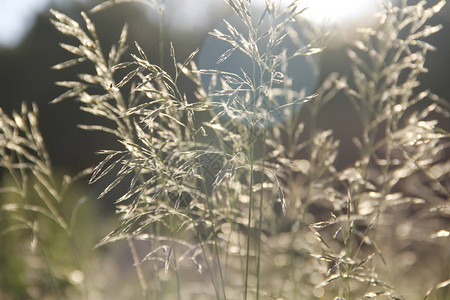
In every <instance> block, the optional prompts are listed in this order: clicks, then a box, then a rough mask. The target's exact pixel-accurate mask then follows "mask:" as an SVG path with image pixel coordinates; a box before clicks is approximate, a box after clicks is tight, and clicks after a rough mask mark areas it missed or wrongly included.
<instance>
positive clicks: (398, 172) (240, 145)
mask: <svg viewBox="0 0 450 300" xmlns="http://www.w3.org/2000/svg"><path fill="white" fill-rule="evenodd" d="M120 2H133V1H106V2H105V3H103V4H100V5H99V6H97V7H95V8H94V9H93V10H92V11H91V13H95V12H97V11H99V10H102V9H107V8H108V7H109V6H111V5H115V4H117V3H120ZM134 2H140V3H143V4H146V5H148V6H149V7H151V8H152V9H155V10H156V11H157V12H159V13H160V17H161V19H160V20H161V22H160V41H159V49H160V52H161V53H160V58H161V61H160V62H159V64H155V63H153V62H151V61H149V59H148V58H147V55H146V53H145V51H144V49H142V48H141V46H140V45H139V42H135V43H134V44H133V46H132V47H133V49H134V50H132V51H131V54H130V57H129V58H128V59H127V60H125V61H124V58H123V57H124V56H125V54H127V53H128V46H127V45H128V41H127V34H128V29H127V26H124V28H123V30H122V33H121V34H120V37H119V40H118V42H117V44H116V45H114V46H113V47H112V48H111V49H110V50H109V51H108V52H105V51H104V49H102V47H101V45H100V42H99V37H98V36H97V32H96V29H95V26H94V24H93V22H92V21H91V19H90V18H89V16H88V14H87V13H84V12H83V13H82V17H83V20H84V25H81V24H79V23H77V22H76V21H74V20H73V19H70V18H69V17H67V16H66V15H64V14H62V13H60V12H57V11H52V14H53V18H52V23H53V24H54V26H55V27H56V28H57V29H58V30H59V31H60V32H61V33H63V34H64V35H67V36H71V37H73V38H75V39H74V41H75V42H74V44H71V45H69V44H61V46H62V47H63V48H64V49H65V50H67V51H68V52H70V53H72V54H73V55H75V56H76V58H74V59H71V60H69V61H66V62H63V63H61V64H58V65H56V66H54V68H55V69H63V68H66V67H70V66H73V65H74V64H78V63H89V64H91V65H93V66H94V68H95V72H94V73H92V74H79V75H78V78H77V79H75V80H74V81H63V82H57V84H58V85H60V86H64V87H67V88H68V91H67V92H65V93H64V94H62V95H61V96H59V97H58V98H56V99H55V100H53V103H58V102H60V101H63V100H66V99H75V100H76V101H78V102H79V103H80V108H81V109H82V110H83V111H85V112H87V113H89V114H92V115H93V116H96V117H97V120H98V124H94V125H92V124H91V125H80V126H81V127H82V128H84V129H86V130H95V131H100V132H103V133H105V134H109V135H111V137H112V138H114V139H116V140H117V141H118V142H119V143H120V145H121V147H120V148H118V149H108V150H103V151H101V152H100V153H99V154H100V155H102V156H103V160H102V162H101V163H99V164H98V165H97V166H96V167H94V168H93V169H92V170H90V171H91V172H90V175H91V178H90V180H89V183H91V184H94V183H96V182H99V181H101V182H105V181H108V184H107V185H106V187H105V188H104V190H103V192H101V194H100V195H99V196H98V198H107V197H115V198H114V203H115V207H116V214H117V216H118V220H119V221H120V224H119V226H118V227H117V228H115V229H114V230H112V231H111V232H110V233H109V234H108V235H107V236H106V237H104V238H103V239H102V240H101V241H99V243H98V244H97V247H102V246H104V245H106V244H109V243H117V242H119V241H126V242H127V244H128V247H129V249H130V253H131V255H132V258H133V262H134V267H135V268H136V273H137V274H136V281H137V282H139V285H140V288H141V291H140V294H141V295H142V298H143V299H347V300H350V299H372V298H377V299H404V298H403V296H402V294H403V293H404V292H406V294H407V293H408V289H410V290H412V289H411V288H408V285H411V282H413V281H414V280H425V276H422V275H421V274H420V273H421V272H420V271H417V270H418V269H419V268H423V267H424V264H423V262H421V261H420V259H419V255H420V254H419V253H414V251H415V249H421V248H423V247H425V249H427V250H426V251H432V250H430V249H433V248H434V249H439V251H441V252H442V253H443V254H442V258H441V259H442V263H443V264H442V265H441V266H440V267H441V269H440V270H439V265H438V266H435V268H433V272H435V273H434V276H432V278H428V279H427V281H426V285H427V287H426V288H425V289H424V290H422V291H420V290H414V291H413V292H414V293H421V294H420V295H418V296H417V295H416V296H417V297H415V298H416V299H420V298H421V297H425V298H430V297H436V299H445V298H446V297H447V296H448V288H447V286H448V284H449V281H448V276H447V275H448V274H445V273H446V272H447V271H448V268H447V269H446V267H445V263H448V262H449V256H448V245H446V244H445V243H440V240H445V239H448V238H447V237H448V234H449V231H448V230H447V229H446V227H445V225H446V224H447V225H448V209H449V208H448V198H449V197H448V196H449V192H448V182H446V174H448V169H449V165H448V162H447V161H446V160H445V151H448V133H447V132H445V131H444V130H442V129H440V128H439V126H438V125H439V124H438V122H437V121H436V118H437V115H438V114H442V115H444V117H448V114H449V113H448V111H449V110H448V108H449V107H448V103H446V102H445V101H444V100H442V99H440V98H439V97H438V96H436V95H434V94H432V93H431V92H430V91H421V90H420V78H419V76H420V75H421V74H422V73H424V72H426V69H425V67H424V65H425V58H426V54H427V52H428V51H430V50H433V46H431V45H429V44H428V43H427V42H426V41H424V38H426V37H427V36H428V35H430V34H433V33H435V32H437V31H438V30H439V29H440V26H434V27H433V26H429V25H427V21H428V20H429V19H430V18H431V17H432V16H433V15H434V14H436V13H437V12H438V11H439V10H440V9H441V8H442V7H443V5H444V4H445V2H444V1H441V2H439V3H438V4H436V5H434V6H432V7H428V6H427V4H426V3H425V2H423V1H422V2H419V3H418V4H415V5H410V6H408V5H407V3H406V1H403V2H402V3H400V4H399V5H398V6H397V5H393V4H391V3H390V2H387V3H385V4H384V6H383V8H382V10H381V12H379V13H378V14H377V18H378V20H379V22H378V23H377V24H376V25H374V27H373V28H365V29H361V30H360V32H359V33H360V35H359V38H358V40H357V41H356V42H355V43H354V46H353V47H352V48H351V49H349V50H348V56H349V58H350V60H351V64H352V74H351V76H349V77H348V78H346V77H344V75H339V74H331V75H330V76H329V77H328V78H327V79H326V80H325V81H324V82H323V83H322V85H321V86H320V87H319V88H318V89H317V93H316V94H312V95H306V94H305V92H304V89H301V87H296V86H292V84H291V83H292V78H289V75H288V73H287V71H286V70H287V68H288V66H289V64H291V63H292V62H294V61H295V60H298V59H302V58H303V57H305V56H311V55H316V54H318V53H319V52H320V51H321V50H322V48H323V47H324V41H323V36H318V37H315V38H312V39H311V41H312V42H307V43H305V44H304V45H303V44H301V45H298V49H296V50H294V51H292V50H290V49H289V48H287V47H286V46H284V45H285V41H288V40H291V39H292V42H293V43H294V44H296V43H297V42H298V41H299V40H300V39H299V38H298V36H300V35H302V34H303V33H301V32H296V31H295V30H296V29H295V28H300V29H299V30H301V29H302V27H299V26H297V25H298V23H297V22H299V19H298V18H299V17H300V16H301V14H302V12H303V10H304V8H303V7H302V5H301V2H298V1H293V2H292V3H291V4H289V5H280V4H279V3H278V1H274V0H267V1H265V9H264V10H263V12H262V13H258V12H257V11H255V10H254V9H253V8H252V3H251V1H244V0H227V1H226V2H227V4H228V5H229V7H230V8H231V10H232V11H233V14H234V15H235V16H236V18H237V20H238V21H227V20H224V22H225V25H226V31H225V32H221V31H219V30H217V29H216V30H214V31H213V32H212V33H211V35H212V36H214V37H216V38H217V39H219V40H222V41H224V42H226V43H227V44H228V45H229V46H228V47H229V48H228V50H227V51H226V52H224V53H223V54H222V55H221V56H220V57H218V58H217V59H218V61H217V68H215V69H208V70H207V69H198V68H197V66H196V63H195V58H196V55H197V52H198V51H195V52H194V53H192V54H191V55H190V56H189V57H187V58H186V59H185V60H183V61H178V59H177V57H176V51H175V49H174V47H173V45H172V44H170V47H168V48H169V49H168V50H169V51H168V54H169V55H170V58H171V59H172V61H173V65H174V68H175V71H174V72H173V73H168V72H166V71H165V69H164V56H163V54H164V52H165V51H164V49H165V43H164V12H165V5H164V1H162V2H161V1H134ZM234 22H238V23H239V24H237V23H236V24H235V23H234ZM84 27H85V28H84ZM241 27H243V28H245V30H244V31H242V30H238V29H237V28H241ZM296 37H297V38H296ZM297 44H298V43H297ZM238 52H239V53H240V54H241V55H243V56H245V59H247V61H248V62H249V63H250V65H251V70H250V71H247V70H244V69H241V71H240V72H236V73H233V72H230V71H224V70H222V69H221V65H220V64H221V63H222V62H224V61H226V60H233V59H234V56H235V54H236V53H238ZM105 53H107V54H106V55H105ZM127 56H128V54H127ZM182 77H185V78H187V79H189V80H190V81H191V82H192V83H193V84H194V85H195V87H196V92H195V97H191V96H190V95H188V94H187V93H186V92H185V91H183V90H182V89H181V88H180V85H179V81H180V79H181V78H182ZM299 91H300V92H299ZM338 94H344V95H345V97H346V98H347V99H348V101H350V103H351V104H352V106H353V109H354V112H355V116H356V117H357V118H358V119H359V124H360V126H361V128H362V129H361V135H360V136H355V137H354V143H355V146H356V147H357V149H358V156H357V157H355V158H354V160H353V161H352V162H351V163H350V164H349V165H347V166H346V167H345V168H338V167H337V166H336V159H337V158H338V157H339V156H340V155H342V153H341V152H340V151H339V140H338V139H337V138H336V137H335V134H334V133H333V130H332V129H325V128H322V127H321V125H320V124H319V123H318V121H317V119H318V116H319V114H320V113H321V112H322V110H323V108H324V107H326V106H327V105H328V104H329V103H330V102H332V101H335V98H336V95H338ZM22 110H23V111H22V116H26V117H21V116H20V115H19V114H14V115H13V118H12V119H11V118H10V117H8V116H7V115H5V114H4V113H1V114H0V116H1V119H0V120H1V122H2V139H1V142H2V144H1V147H2V148H1V154H2V155H1V157H2V166H3V167H4V168H6V169H7V170H8V171H9V173H10V174H11V177H12V179H13V180H14V182H15V186H14V187H13V188H11V189H6V190H5V191H7V192H11V191H14V192H16V193H18V194H19V195H20V196H21V199H23V200H20V201H26V200H25V199H28V197H27V194H26V193H27V191H28V187H27V184H28V183H27V182H28V180H27V179H25V178H26V176H27V174H28V173H31V174H32V175H33V176H34V177H35V180H36V182H37V183H36V184H35V186H34V188H35V190H36V191H37V194H38V198H39V199H41V200H42V205H34V204H33V205H30V204H23V203H22V202H20V201H19V200H14V201H11V202H10V203H7V204H5V205H3V206H2V215H9V214H11V215H12V214H15V213H16V212H17V211H18V210H24V211H25V212H26V213H27V214H28V216H29V218H25V217H23V216H22V215H17V216H16V215H14V216H15V217H14V218H15V220H16V221H17V222H16V223H15V224H16V225H12V227H11V228H10V229H8V230H4V231H2V233H4V234H9V231H12V230H13V229H15V228H16V227H15V226H19V227H20V228H22V227H26V228H28V229H30V230H32V232H33V236H35V235H38V234H39V232H40V231H39V230H37V228H36V226H35V225H34V223H33V222H34V220H35V213H41V214H43V215H45V216H47V217H48V218H50V219H52V220H54V221H55V223H56V224H58V225H59V227H61V228H62V229H63V231H64V232H65V233H66V234H67V236H68V238H69V240H70V243H72V245H75V244H76V241H75V240H74V239H71V237H72V232H73V230H74V229H73V228H72V227H71V225H70V224H71V218H67V217H65V214H63V213H62V212H61V210H60V209H59V205H60V204H61V203H63V202H64V201H66V198H65V197H66V196H65V195H64V193H62V192H59V191H58V190H59V189H60V188H59V186H58V185H57V184H55V183H54V182H53V181H54V180H55V179H53V175H52V171H51V165H50V162H49V157H48V155H47V154H46V151H45V148H44V146H43V139H42V137H41V135H40V133H39V131H38V128H37V116H36V112H37V108H35V107H33V110H32V111H31V112H29V111H28V110H27V108H26V107H25V106H24V108H23V109H22ZM305 114H306V115H307V116H308V118H307V119H303V116H304V115H305ZM124 185H125V186H126V187H127V188H126V189H125V190H123V189H121V188H120V187H121V186H124ZM113 190H114V191H116V192H115V193H112V191H113ZM118 193H120V194H119V196H117V197H116V196H115V195H117V194H118ZM75 210H76V208H72V212H73V214H75ZM427 220H433V222H427ZM17 224H18V225H17ZM19 227H17V228H19ZM141 241H146V243H145V244H142V245H145V249H143V248H142V247H144V246H142V245H141ZM138 244H139V248H138V247H137V246H138ZM423 244H426V245H423ZM409 247H410V248H411V249H410V248H409ZM71 248H73V249H76V247H75V246H73V247H71ZM143 251H145V254H144V255H142V253H143ZM446 251H447V252H446ZM42 252H43V253H44V257H45V249H43V250H42ZM428 253H431V252H428ZM74 257H75V262H76V264H77V267H76V269H77V270H78V269H79V270H80V272H83V271H81V269H82V266H81V265H80V264H79V262H77V261H78V259H77V253H76V251H74ZM405 257H406V258H408V257H414V258H417V259H416V261H417V263H415V262H410V261H405ZM149 266H150V268H148V267H149ZM54 268H55V267H54V266H51V265H49V266H48V272H49V274H50V275H51V273H52V272H53V270H54ZM413 271H414V273H416V274H414V276H411V277H409V276H408V278H410V279H411V282H406V283H405V282H402V281H401V280H398V276H405V274H408V272H413ZM437 272H441V273H442V275H439V274H437ZM417 273H418V274H417ZM81 274H83V273H81ZM424 274H425V273H424ZM446 276H447V277H446ZM168 278H169V279H168ZM405 284H406V286H405ZM414 284H417V283H416V282H415V283H414ZM433 286H434V288H432V287H433ZM428 288H430V290H428V292H427V289H428ZM52 291H53V293H54V295H56V296H55V297H56V298H57V297H58V294H59V295H60V297H62V296H63V293H62V292H60V291H58V287H53V289H52ZM80 293H81V295H83V296H84V297H85V298H93V297H94V292H93V290H90V289H89V285H86V284H85V287H84V288H82V289H80ZM439 293H440V294H439ZM0 295H1V294H0ZM95 295H97V294H95ZM8 296H9V295H7V294H6V297H8ZM28 297H32V296H31V295H29V294H28ZM407 297H408V299H409V298H410V297H411V295H410V294H407Z"/></svg>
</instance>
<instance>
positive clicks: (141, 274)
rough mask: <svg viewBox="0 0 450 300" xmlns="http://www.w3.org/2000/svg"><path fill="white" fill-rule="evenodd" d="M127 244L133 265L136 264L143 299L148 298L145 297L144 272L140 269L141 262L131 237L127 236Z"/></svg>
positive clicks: (146, 289)
mask: <svg viewBox="0 0 450 300" xmlns="http://www.w3.org/2000/svg"><path fill="white" fill-rule="evenodd" d="M128 246H129V247H130V250H131V256H132V257H133V262H134V265H135V266H136V272H137V275H138V278H139V284H140V285H141V289H142V296H143V299H148V298H147V297H148V286H147V283H146V282H145V277H144V272H143V271H142V268H141V263H140V260H139V256H138V253H137V251H136V247H135V246H134V243H133V240H132V239H131V238H128Z"/></svg>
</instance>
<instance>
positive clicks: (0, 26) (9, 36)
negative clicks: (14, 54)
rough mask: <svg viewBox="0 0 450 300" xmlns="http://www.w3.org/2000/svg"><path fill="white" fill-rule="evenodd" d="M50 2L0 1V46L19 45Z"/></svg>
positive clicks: (35, 0) (44, 0) (47, 0)
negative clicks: (37, 15) (38, 15)
mask: <svg viewBox="0 0 450 300" xmlns="http://www.w3.org/2000/svg"><path fill="white" fill-rule="evenodd" d="M49 3H50V0H0V45H1V46H7V47H13V46H15V45H17V44H18V43H19V42H20V41H21V39H22V37H23V36H24V35H25V34H26V33H27V31H28V30H29V29H30V28H31V27H32V26H33V23H34V20H35V17H36V14H37V13H39V12H40V11H42V10H43V9H45V8H46V7H47V5H49Z"/></svg>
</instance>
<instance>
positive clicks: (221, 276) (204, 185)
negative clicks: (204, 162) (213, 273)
mask: <svg viewBox="0 0 450 300" xmlns="http://www.w3.org/2000/svg"><path fill="white" fill-rule="evenodd" d="M201 173H202V178H203V180H202V183H203V188H204V189H205V196H206V204H207V206H208V211H209V221H210V222H211V227H212V233H213V238H214V250H215V252H216V259H217V264H218V268H219V276H220V281H221V282H222V293H223V297H224V299H227V296H226V292H225V281H224V278H223V272H222V264H221V262H220V256H219V245H218V244H217V234H216V229H215V224H214V218H213V205H212V203H211V201H210V198H209V196H208V193H207V191H206V181H205V176H204V174H203V171H202V172H201ZM218 299H220V297H219V298H218Z"/></svg>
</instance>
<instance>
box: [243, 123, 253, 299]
mask: <svg viewBox="0 0 450 300" xmlns="http://www.w3.org/2000/svg"><path fill="white" fill-rule="evenodd" d="M252 129H254V127H253V126H252ZM253 155H254V145H253V143H251V144H250V192H249V197H250V200H249V204H248V222H247V230H248V233H247V255H246V260H245V286H244V300H247V291H248V273H249V267H250V228H251V227H250V226H251V222H252V207H253V167H254V162H253V159H254V157H253Z"/></svg>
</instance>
